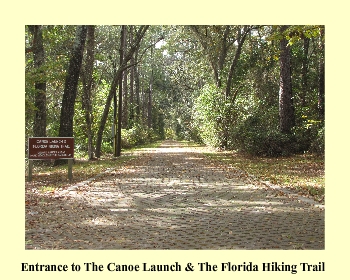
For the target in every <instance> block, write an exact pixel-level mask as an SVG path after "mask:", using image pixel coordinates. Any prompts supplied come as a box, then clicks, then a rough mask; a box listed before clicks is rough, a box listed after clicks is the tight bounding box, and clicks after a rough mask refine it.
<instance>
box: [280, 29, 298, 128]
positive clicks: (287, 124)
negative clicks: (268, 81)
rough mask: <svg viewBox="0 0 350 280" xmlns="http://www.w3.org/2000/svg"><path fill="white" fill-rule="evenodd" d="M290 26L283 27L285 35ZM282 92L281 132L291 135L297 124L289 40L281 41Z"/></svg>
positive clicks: (282, 30)
mask: <svg viewBox="0 0 350 280" xmlns="http://www.w3.org/2000/svg"><path fill="white" fill-rule="evenodd" d="M287 28H288V26H282V27H281V32H282V33H283V32H284V31H285V30H286V29H287ZM280 52H281V53H280V91H279V118H280V131H281V132H282V133H286V134H290V133H291V131H292V128H293V127H294V124H295V116H294V106H293V97H292V79H291V65H290V56H291V54H290V47H289V45H288V40H287V39H285V38H283V39H282V40H281V41H280Z"/></svg>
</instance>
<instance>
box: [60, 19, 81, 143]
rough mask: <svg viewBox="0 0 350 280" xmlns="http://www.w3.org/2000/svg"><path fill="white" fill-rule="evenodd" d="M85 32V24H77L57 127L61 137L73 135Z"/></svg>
mask: <svg viewBox="0 0 350 280" xmlns="http://www.w3.org/2000/svg"><path fill="white" fill-rule="evenodd" d="M86 33H87V27H86V26H85V25H79V26H77V30H76V37H75V42H74V46H73V52H72V57H71V58H70V61H69V68H68V73H67V76H66V81H65V86H64V93H63V98H62V108H61V117H60V129H59V136H62V137H72V136H73V117H74V104H75V99H76V96H77V86H78V81H79V74H80V67H81V64H82V60H83V51H84V45H85V39H86Z"/></svg>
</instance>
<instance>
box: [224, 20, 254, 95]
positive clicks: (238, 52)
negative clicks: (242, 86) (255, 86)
mask: <svg viewBox="0 0 350 280" xmlns="http://www.w3.org/2000/svg"><path fill="white" fill-rule="evenodd" d="M249 31H250V28H248V27H247V26H245V27H244V31H243V32H244V33H243V34H242V35H240V36H239V38H238V46H237V50H236V53H235V56H234V58H233V60H232V63H231V67H230V72H229V74H228V78H227V83H226V91H225V92H226V98H228V97H229V96H230V95H231V86H232V81H233V74H234V72H235V69H236V67H237V64H238V60H239V58H240V56H241V53H242V47H243V44H244V41H245V39H246V37H247V34H248V33H249Z"/></svg>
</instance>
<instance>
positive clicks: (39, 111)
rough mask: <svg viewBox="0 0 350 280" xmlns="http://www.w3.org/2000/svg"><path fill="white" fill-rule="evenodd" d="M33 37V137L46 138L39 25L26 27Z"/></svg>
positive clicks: (44, 86) (42, 48) (43, 53)
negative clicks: (35, 71) (34, 71)
mask: <svg viewBox="0 0 350 280" xmlns="http://www.w3.org/2000/svg"><path fill="white" fill-rule="evenodd" d="M28 29H29V31H30V32H31V33H32V35H33V46H32V51H33V56H34V67H35V69H36V70H37V79H36V81H35V102H34V105H35V116H34V125H33V135H34V136H35V137H46V78H45V71H44V70H43V65H44V63H45V51H44V44H43V34H42V26H41V25H30V26H28Z"/></svg>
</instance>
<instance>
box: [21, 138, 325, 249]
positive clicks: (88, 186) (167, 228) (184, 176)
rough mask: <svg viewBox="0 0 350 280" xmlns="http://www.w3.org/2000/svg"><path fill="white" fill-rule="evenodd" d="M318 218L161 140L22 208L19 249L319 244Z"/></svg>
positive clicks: (318, 213) (306, 206)
mask: <svg viewBox="0 0 350 280" xmlns="http://www.w3.org/2000/svg"><path fill="white" fill-rule="evenodd" d="M324 215H325V213H324V210H323V209H320V208H318V207H315V206H313V205H312V204H310V203H306V202H303V201H300V200H298V199H296V198H295V197H293V196H288V195H284V194H283V193H281V192H280V191H279V190H274V189H271V188H268V187H266V186H265V187H263V186H261V185H255V184H253V183H252V182H249V180H247V178H246V177H245V176H244V174H243V173H242V172H240V171H239V170H236V169H233V168H230V167H229V166H228V165H225V164H222V163H220V164H219V163H217V162H213V161H211V160H209V159H207V158H205V157H204V156H203V155H202V154H201V152H200V150H198V149H197V148H195V147H190V146H186V145H185V144H183V143H180V142H176V141H165V142H163V143H162V145H161V146H160V147H158V148H150V149H146V150H145V149H144V150H142V153H141V154H140V155H138V156H137V158H136V159H133V160H131V161H129V162H127V163H125V164H124V165H123V166H122V167H118V168H116V169H110V170H108V171H107V172H106V173H104V174H103V175H101V176H99V177H98V178H95V179H94V180H89V181H86V182H85V183H82V184H78V185H75V186H72V187H70V188H68V189H66V190H63V191H60V192H59V193H57V194H56V199H53V200H51V201H49V202H45V203H42V204H41V205H37V206H31V207H28V208H26V249H324V246H325V245H324V232H325V228H324V227H325V224H324Z"/></svg>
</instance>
